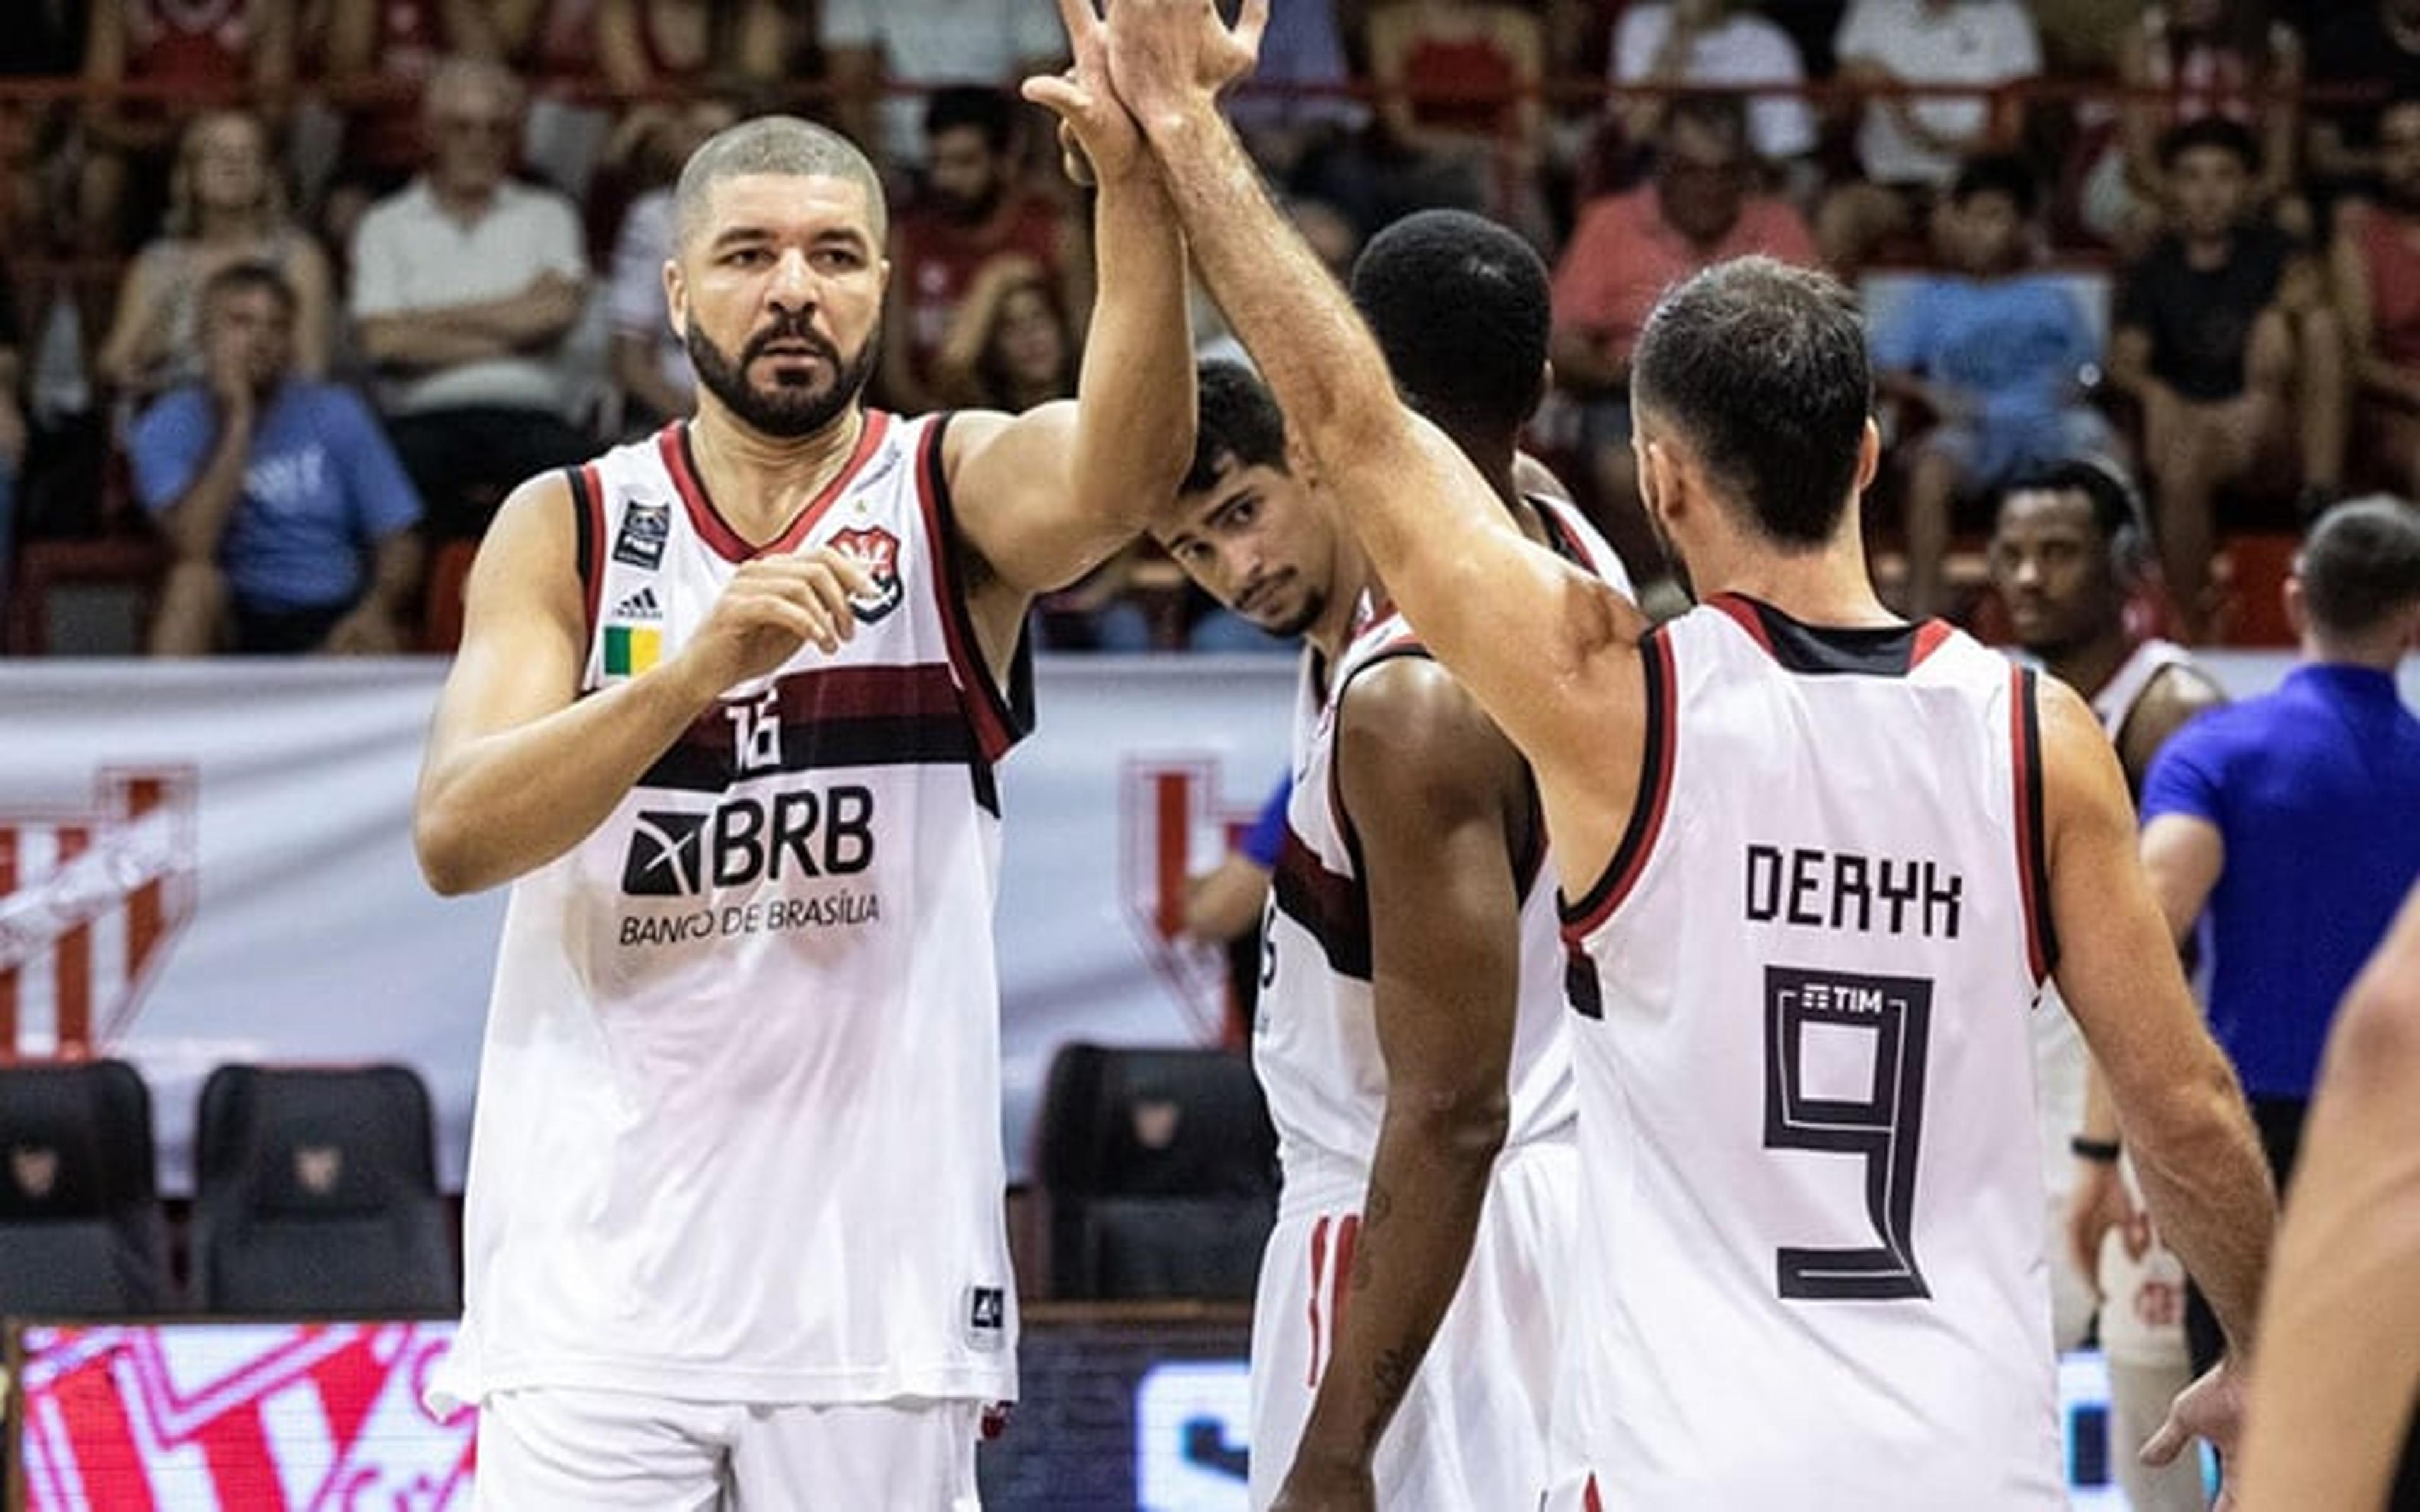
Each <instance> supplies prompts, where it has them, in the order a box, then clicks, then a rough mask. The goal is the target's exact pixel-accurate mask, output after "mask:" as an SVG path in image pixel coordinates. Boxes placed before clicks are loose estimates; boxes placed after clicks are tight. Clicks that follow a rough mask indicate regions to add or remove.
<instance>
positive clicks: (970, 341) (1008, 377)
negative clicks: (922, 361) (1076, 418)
mask: <svg viewBox="0 0 2420 1512" xmlns="http://www.w3.org/2000/svg"><path fill="white" fill-rule="evenodd" d="M1077 355H1078V354H1077V351H1076V339H1075V333H1074V332H1072V331H1070V330H1069V329H1068V326H1067V317H1066V315H1065V313H1064V311H1063V310H1062V309H1061V307H1060V303H1059V285H1058V283H1057V281H1056V280H1054V279H1052V278H1051V277H1050V276H1049V274H1048V273H1047V272H1046V271H1044V270H1043V268H1042V265H1041V264H1039V263H1036V262H1035V261H1033V260H1032V258H1030V257H1027V256H1024V255H1020V254H1015V253H1011V254H1007V255H1001V256H998V257H994V258H993V259H992V260H991V261H989V262H987V263H985V264H984V266H983V271H982V272H980V273H978V274H976V275H975V282H974V286H973V287H972V288H970V289H969V290H967V296H966V299H965V300H964V301H962V302H961V303H960V304H959V306H958V309H957V313H956V314H955V315H954V316H952V317H951V320H950V330H949V334H948V335H946V336H945V337H943V338H942V341H941V349H940V350H939V351H938V352H935V353H934V354H933V393H934V395H935V396H936V397H937V398H939V401H940V402H941V404H942V405H943V406H944V407H946V408H948V409H1004V410H1006V411H1007V412H1008V413H1010V414H1021V413H1023V412H1024V411H1025V410H1028V409H1032V408H1033V407H1034V406H1035V405H1038V404H1045V403H1047V402H1048V401H1050V400H1052V399H1066V398H1072V397H1073V396H1074V395H1075V393H1076V361H1077Z"/></svg>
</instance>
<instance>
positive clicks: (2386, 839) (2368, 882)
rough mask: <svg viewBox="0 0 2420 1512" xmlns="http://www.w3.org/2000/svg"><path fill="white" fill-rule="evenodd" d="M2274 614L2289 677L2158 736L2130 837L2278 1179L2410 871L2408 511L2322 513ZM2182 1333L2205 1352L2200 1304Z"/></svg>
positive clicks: (2418, 584) (2419, 813) (2414, 786)
mask: <svg viewBox="0 0 2420 1512" xmlns="http://www.w3.org/2000/svg"><path fill="white" fill-rule="evenodd" d="M2286 612H2287V614H2288V618H2289V619H2290V620H2291V622H2292V623H2293V624H2294V625H2295V626H2296V629H2297V631H2298V633H2299V635H2300V636H2301V641H2302V665H2300V666H2298V667H2296V668H2295V669H2294V670H2293V671H2291V672H2289V673H2288V674H2287V677H2286V681H2285V683H2284V684H2283V685H2282V686H2281V687H2278V688H2277V689H2276V691H2274V692H2273V693H2270V694H2268V695H2267V696H2266V697H2262V698H2257V699H2249V700H2246V701H2244V702H2241V703H2238V704H2236V705H2234V706H2233V707H2231V708H2226V709H2219V710H2214V711H2212V712H2211V713H2209V714H2205V715H2203V716H2202V717H2200V718H2198V719H2195V721H2194V722H2193V723H2191V724H2189V725H2187V726H2185V727H2184V728H2183V729H2182V730H2180V731H2179V732H2178V733H2177V734H2176V735H2175V736H2174V737H2173V738H2172V739H2170V740H2169V742H2168V743H2167V745H2166V746H2165V747H2164V748H2163V749H2162V750H2161V752H2160V754H2159V757H2158V759H2157V760H2156V761H2154V762H2153V763H2152V765H2151V774H2150V778H2149V780H2148V781H2147V782H2146V783H2145V784H2144V789H2143V819H2144V825H2143V835H2142V848H2143V860H2144V865H2145V867H2146V868H2147V869H2148V870H2149V872H2150V875H2151V880H2152V885H2153V887H2154V889H2155V890H2156V892H2157V894H2158V896H2159V900H2160V905H2161V909H2162V911H2163V912H2164V914H2165V915H2166V916H2167V920H2168V925H2169V927H2170V928H2171V929H2172V930H2174V931H2175V932H2176V933H2177V936H2178V937H2179V939H2180V940H2181V939H2183V938H2185V937H2186V936H2187V935H2188V934H2190V933H2193V932H2194V931H2195V928H2196V927H2198V928H2199V931H2200V943H2201V945H2202V947H2203V949H2205V950H2206V952H2207V953H2208V958H2209V960H2210V963H2211V981H2210V994H2209V1003H2210V1019H2211V1030H2212V1031H2213V1032H2214V1034H2215V1035H2216V1036H2217V1039H2218V1041H2219V1043H2220V1045H2221V1046H2223V1047H2224V1048H2225V1049H2226V1053H2227V1055H2228V1057H2230V1058H2232V1059H2233V1061H2234V1062H2235V1069H2236V1072H2237V1074H2238V1075H2239V1076H2240V1077H2241V1078H2242V1082H2243V1088H2244V1091H2245V1092H2246V1093H2247V1094H2248V1095H2249V1096H2250V1098H2251V1100H2252V1112H2253V1118H2254V1120H2255V1121H2256V1122H2257V1124H2258V1125H2259V1128H2260V1135H2261V1142H2262V1144H2263V1145H2264V1146H2265V1147H2266V1148H2267V1151H2268V1155H2269V1163H2270V1167H2271V1169H2272V1170H2273V1172H2274V1173H2275V1175H2276V1177H2277V1179H2278V1180H2279V1181H2280V1182H2283V1181H2284V1180H2285V1179H2286V1178H2287V1176H2288V1174H2289V1173H2290V1172H2291V1171H2292V1169H2293V1166H2294V1161H2295V1156H2296V1153H2297V1151H2298V1149H2299V1146H2300V1144H2301V1140H2302V1131H2303V1120H2304V1110H2305V1108H2306V1107H2307V1105H2308V1103H2309V1100H2310V1096H2311V1088H2312V1083H2313V1080H2314V1078H2315V1077H2316V1075H2317V1073H2318V1070H2319V1053H2320V1049H2321V1047H2322V1046H2323V1045H2324V1044H2325V1043H2326V1041H2327V1035H2328V1026H2329V1025H2330V1023H2331V1022H2332V1020H2333V1019H2334V1017H2335V1011H2336V1005H2337V1004H2338V1003H2339V1002H2341V1001H2342V1000H2343V998H2344V995H2345V993H2346V990H2347V989H2348V988H2349V987H2350V985H2351V984H2352V980H2353V978H2354V976H2355V974H2356V973H2358V972H2359V971H2360V969H2361V966H2362V963H2363V962H2364V961H2366V959H2367V958H2368V957H2369V954H2370V952H2371V951H2372V950H2374V949H2376V948H2377V946H2378V943H2379V941H2380V940H2381V939H2382V938H2384V937H2385V934H2386V932H2387V928H2388V925H2389V924H2390V923H2391V922H2392V921H2393V919H2394V918H2395V913H2396V909H2397V906H2399V905H2400V904H2401V903H2402V901H2403V898H2404V895H2405V894H2406V893H2407V892H2408V891H2410V890H2411V888H2412V884H2413V882H2414V880H2415V879H2420V717H2414V716H2413V713H2412V710H2411V709H2409V708H2406V707H2405V706H2404V705H2403V703H2402V702H2401V701H2400V700H2399V699H2398V698H2397V693H2396V687H2395V671H2396V666H2397V662H2399V661H2400V660H2401V659H2402V657H2403V656H2405V655H2406V654H2408V653H2409V652H2411V651H2412V649H2413V648H2414V647H2415V645H2420V510H2415V509H2414V508H2413V507H2412V505H2410V504H2407V503H2404V502H2401V501H2397V500H2393V499H2387V498H2382V497H2381V498H2373V499H2365V500H2359V501H2352V502H2349V503H2343V504H2339V505H2337V506H2335V508H2334V509H2331V510H2329V511H2328V512H2327V513H2326V514H2325V515H2323V516H2321V517H2320V518H2319V523H2318V524H2317V525H2315V526H2314V527H2313V528H2312V531H2311V533H2310V536H2309V538H2308V539H2307V540H2306V541H2305V542H2304V547H2303V552H2302V556H2301V558H2300V560H2299V561H2298V563H2297V564H2296V570H2295V573H2294V576H2293V577H2292V578H2290V579H2288V581H2287V584H2286ZM2186 1325H2187V1332H2188V1335H2189V1336H2190V1337H2191V1339H2192V1342H2193V1345H2194V1349H2195V1355H2196V1358H2197V1359H2198V1357H2199V1356H2200V1355H2201V1354H2202V1353H2204V1352H2211V1353H2212V1354H2213V1357H2214V1351H2215V1350H2216V1347H2217V1345H2218V1335H2217V1333H2216V1330H2215V1328H2214V1326H2213V1322H2212V1319H2211V1316H2210V1314H2209V1311H2208V1309H2207V1308H2206V1307H2204V1306H2202V1305H2200V1304H2199V1299H2198V1297H2197V1296H2195V1297H2192V1298H2189V1300H2188V1305H2187V1316H2186Z"/></svg>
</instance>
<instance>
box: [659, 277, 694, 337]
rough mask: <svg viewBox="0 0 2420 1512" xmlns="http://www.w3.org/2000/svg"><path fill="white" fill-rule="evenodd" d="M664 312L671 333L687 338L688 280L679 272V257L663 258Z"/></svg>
mask: <svg viewBox="0 0 2420 1512" xmlns="http://www.w3.org/2000/svg"><path fill="white" fill-rule="evenodd" d="M664 313H665V316H667V318H669V319H670V320H671V322H672V328H673V334H674V335H675V336H678V337H680V338H681V339H682V340H684V341H686V340H688V339H689V280H688V279H687V278H686V277H684V276H683V275H682V273H681V265H680V259H679V258H677V257H667V258H665V259H664Z"/></svg>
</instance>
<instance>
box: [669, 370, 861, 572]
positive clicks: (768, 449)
mask: <svg viewBox="0 0 2420 1512" xmlns="http://www.w3.org/2000/svg"><path fill="white" fill-rule="evenodd" d="M864 427H865V411H864V409H861V407H859V406H857V405H850V406H849V407H848V408H847V409H844V410H843V411H841V412H840V413H839V414H838V415H836V416H834V417H833V419H832V422H831V424H828V425H826V426H824V428H823V429H821V430H819V431H816V432H815V433H814V435H812V436H804V437H800V438H799V439H797V440H790V439H786V438H783V437H778V436H768V435H766V434H765V433H764V432H762V431H759V430H756V429H753V428H752V427H751V426H748V425H745V424H741V423H740V422H739V421H738V420H737V419H736V418H734V417H733V416H732V415H731V413H730V412H729V411H728V410H726V409H723V408H722V407H721V406H720V405H717V404H714V403H712V402H711V401H710V399H706V398H704V397H701V400H700V403H699V405H698V411H697V419H696V420H694V421H693V422H691V423H690V455H693V456H694V457H695V458H696V460H697V470H698V473H699V476H700V477H701V479H702V480H703V481H704V482H705V484H706V495H707V497H709V498H711V499H712V500H713V501H714V506H715V508H716V509H718V510H720V511H721V514H722V517H724V518H725V519H727V520H729V521H730V522H731V524H732V526H733V528H734V529H736V530H737V531H738V532H740V533H741V534H742V535H745V536H747V537H749V538H750V539H752V540H755V539H759V538H760V536H759V533H758V532H764V533H763V535H762V536H761V538H762V539H768V540H769V539H771V537H772V536H773V535H774V534H778V533H779V532H781V530H782V529H783V527H784V526H786V525H787V524H788V523H789V522H790V521H791V520H792V519H794V518H796V517H797V516H798V513H799V508H800V507H801V506H803V505H804V504H805V503H806V502H807V501H808V500H810V499H813V498H814V497H815V495H816V494H818V493H820V492H822V491H823V488H824V486H825V485H826V484H828V483H830V482H831V480H832V479H833V478H834V477H836V476H838V475H839V473H840V471H841V470H842V469H843V468H845V467H846V466H847V465H848V459H849V457H850V455H852V454H853V453H855V452H856V450H857V443H858V438H859V437H860V436H861V434H862V433H863V431H864Z"/></svg>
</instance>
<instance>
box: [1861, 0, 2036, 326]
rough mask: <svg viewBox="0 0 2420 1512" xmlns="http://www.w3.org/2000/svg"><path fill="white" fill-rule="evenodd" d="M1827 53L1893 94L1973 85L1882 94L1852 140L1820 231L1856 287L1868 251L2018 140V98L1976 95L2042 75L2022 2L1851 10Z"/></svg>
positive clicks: (1892, 0)
mask: <svg viewBox="0 0 2420 1512" xmlns="http://www.w3.org/2000/svg"><path fill="white" fill-rule="evenodd" d="M1833 51H1834V52H1835V53H1836V54H1838V58H1839V75H1840V78H1841V79H1842V80H1843V81H1844V82H1846V83H1850V84H1854V85H1861V86H1864V87H1867V88H1870V89H1876V90H1882V91H1887V90H1889V89H1891V88H1892V87H1893V86H1895V85H1975V86H1976V87H1977V93H1976V94H1974V95H1971V96H1962V97H1959V96H1951V97H1944V96H1939V95H1926V96H1913V95H1893V94H1889V93H1883V94H1880V95H1878V96H1877V97H1876V98H1874V99H1871V100H1868V101H1867V102H1866V105H1865V110H1864V118H1863V122H1862V124H1861V125H1860V126H1859V128H1858V131H1857V162H1858V166H1859V168H1860V170H1861V171H1862V172H1863V174H1864V176H1865V177H1864V178H1863V179H1862V180H1860V181H1857V182H1854V183H1848V184H1843V185H1841V186H1840V187H1839V188H1838V189H1836V190H1834V191H1833V192H1832V193H1831V194H1830V195H1828V196H1827V197H1826V198H1825V199H1824V202H1823V208H1822V210H1821V212H1820V214H1819V216H1818V220H1817V224H1816V236H1817V240H1818V241H1819V243H1820V244H1821V245H1822V247H1823V256H1824V260H1825V261H1826V262H1828V263H1829V264H1830V265H1831V266H1832V268H1833V270H1835V271H1837V272H1838V273H1840V274H1841V275H1842V276H1843V277H1845V278H1848V279H1850V280H1852V281H1854V279H1855V277H1856V273H1857V270H1859V269H1860V268H1862V267H1864V266H1865V263H1866V261H1867V259H1868V258H1869V256H1870V255H1872V254H1873V252H1874V251H1875V249H1876V248H1877V247H1878V246H1880V245H1881V244H1882V243H1883V242H1884V241H1885V240H1886V239H1890V238H1893V237H1906V236H1909V235H1910V234H1920V233H1921V232H1922V231H1923V229H1924V226H1925V224H1926V222H1927V221H1928V220H1930V219H1931V214H1932V210H1933V207H1934V204H1935V202H1936V199H1937V196H1938V195H1939V194H1940V193H1941V191H1942V190H1944V189H1946V188H1947V187H1948V185H1949V181H1950V179H1951V178H1952V177H1955V176H1956V175H1957V172H1958V164H1959V163H1960V162H1963V161H1964V160H1965V159H1967V158H1970V157H1973V156H1975V155H1976V154H1978V153H1980V152H1985V151H1990V150H1993V149H1994V148H1997V147H2006V146H2009V144H2011V143H2012V142H2014V141H2015V139H2016V135H2017V128H2018V124H2019V121H2020V118H2021V116H2022V114H2023V113H2022V111H2021V109H2020V108H2019V107H2018V104H2017V102H2016V101H2015V100H2009V99H2002V100H1997V101H1995V100H1992V99H1990V98H1988V97H1987V96H1986V94H1985V93H1984V92H1983V91H1986V90H1993V89H1997V88H1999V87H2000V86H2002V85H2009V84H2013V83H2015V82H2017V81H2018V80H2021V79H2026V78H2030V77H2032V76H2033V75H2035V74H2037V73H2039V72H2040V71H2041V39H2040V37H2039V36H2037V35H2036V33H2035V31H2034V23H2033V18H2032V16H2031V15H2030V14H2028V13H2027V12H2026V10H2025V8H2024V5H2023V4H2022V3H2021V0H1850V5H1849V10H1848V14H1847V15H1846V16H1845V17H1843V18H1842V20H1841V23H1840V33H1839V37H1838V39H1837V40H1836V41H1835V43H1834V44H1833Z"/></svg>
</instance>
